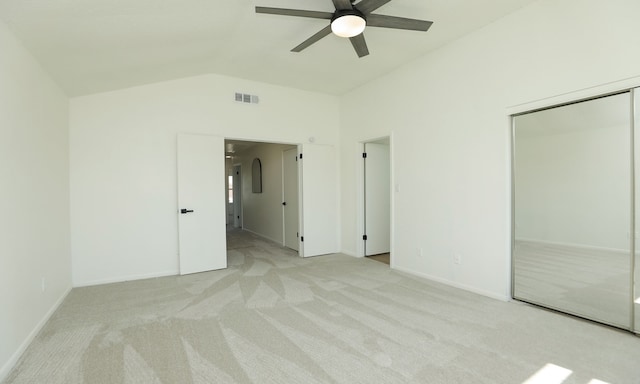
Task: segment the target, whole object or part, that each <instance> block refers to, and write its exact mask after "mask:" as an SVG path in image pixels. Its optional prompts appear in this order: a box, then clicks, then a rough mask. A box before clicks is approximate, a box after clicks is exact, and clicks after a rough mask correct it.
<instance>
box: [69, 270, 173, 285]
mask: <svg viewBox="0 0 640 384" xmlns="http://www.w3.org/2000/svg"><path fill="white" fill-rule="evenodd" d="M179 274H180V271H178V270H171V271H164V272H153V273H145V274H140V275H128V276H120V277H113V278H108V279H100V280H89V281H81V282H74V283H73V286H74V287H77V288H80V287H90V286H93V285H103V284H112V283H122V282H125V281H132V280H144V279H153V278H156V277H166V276H175V275H179Z"/></svg>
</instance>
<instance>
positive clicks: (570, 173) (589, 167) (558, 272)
mask: <svg viewBox="0 0 640 384" xmlns="http://www.w3.org/2000/svg"><path fill="white" fill-rule="evenodd" d="M632 100H633V92H631V91H629V92H622V93H619V94H615V95H610V96H606V97H600V98H596V99H591V100H586V101H581V102H576V103H572V104H568V105H563V106H558V107H553V108H548V109H544V110H538V111H533V112H529V113H524V114H520V115H517V116H514V117H513V253H512V255H513V261H512V266H513V292H512V294H513V297H514V298H516V299H519V300H522V301H527V302H530V303H533V304H538V305H541V306H545V307H549V308H552V309H556V310H559V311H562V312H566V313H570V314H574V315H577V316H581V317H584V318H588V319H592V320H595V321H599V322H602V323H605V324H610V325H613V326H616V327H620V328H624V329H629V330H633V329H634V326H635V328H636V329H640V327H639V326H637V325H640V323H635V320H634V317H635V316H634V304H633V302H634V300H635V299H636V298H637V297H638V295H637V294H635V295H634V292H633V289H634V287H633V272H634V260H633V256H634V255H633V253H632V251H631V250H632V247H634V239H633V237H634V235H633V234H634V233H635V232H636V230H635V229H634V228H635V225H634V223H633V222H632V221H633V219H634V215H633V214H632V212H633V209H634V197H633V196H634V192H633V188H634V185H633V183H634V178H633V176H632V170H633V141H634V135H633V124H632V109H633V108H632V105H633V103H632ZM638 201H640V200H638ZM638 228H640V227H638ZM636 306H637V307H638V308H640V303H638V304H637V305H636ZM636 310H638V309H636Z"/></svg>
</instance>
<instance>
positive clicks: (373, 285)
mask: <svg viewBox="0 0 640 384" xmlns="http://www.w3.org/2000/svg"><path fill="white" fill-rule="evenodd" d="M228 243H229V252H228V261H229V268H228V269H226V270H220V271H212V272H206V273H199V274H194V275H189V276H176V277H165V278H157V279H149V280H141V281H133V282H125V283H118V284H109V285H102V286H95V287H86V288H76V289H73V290H72V291H71V293H70V294H69V296H68V297H67V298H66V300H65V301H64V302H63V304H62V305H61V307H60V308H59V310H58V311H57V312H56V313H55V314H54V315H53V317H52V318H51V320H50V321H49V322H48V323H47V324H46V325H45V327H44V329H43V331H42V332H41V333H40V334H39V335H38V336H37V338H36V339H35V341H34V342H33V343H32V345H31V346H30V347H29V348H28V350H27V351H26V353H25V354H24V356H23V357H22V359H21V360H20V361H19V363H18V364H17V366H16V368H15V369H14V371H13V372H12V373H11V374H10V376H9V377H8V379H7V380H6V381H5V383H6V384H18V383H49V384H56V383H60V384H62V383H64V384H74V383H91V384H100V383H125V384H129V383H167V384H177V383H179V384H183V383H305V384H306V383H349V384H351V383H367V384H371V383H473V384H479V383H487V384H496V383H509V384H513V383H525V382H526V383H527V384H533V383H546V384H550V383H553V384H558V383H561V382H562V383H564V384H587V383H595V382H598V383H600V382H605V383H612V384H613V383H616V384H622V383H639V382H640V364H639V362H640V339H638V338H637V337H635V336H633V335H632V334H629V333H625V332H621V331H618V330H615V329H611V328H607V327H604V326H600V325H597V324H593V323H590V322H586V321H582V320H578V319H575V318H571V317H568V316H564V315H560V314H556V313H552V312H548V311H545V310H541V309H538V308H534V307H531V306H528V305H525V304H521V303H506V302H501V301H496V300H493V299H490V298H486V297H483V296H478V295H475V294H473V293H469V292H465V291H461V290H458V289H455V288H451V287H447V286H444V285H440V284H436V283H433V282H429V281H426V280H422V279H420V278H417V277H412V276H409V275H406V274H402V273H399V272H396V271H394V270H390V269H389V267H388V266H387V265H384V264H382V263H379V262H376V261H372V260H368V259H365V258H353V257H349V256H345V255H340V254H338V255H330V256H319V257H313V258H307V259H302V258H299V257H298V256H297V255H296V254H295V253H293V252H292V251H290V250H287V249H284V248H282V247H280V246H278V245H276V244H273V243H271V242H269V241H266V240H263V239H261V238H258V237H256V236H253V235H250V234H247V233H243V232H239V231H236V232H230V233H229V238H228ZM545 375H546V376H545ZM544 377H546V378H544ZM550 377H551V379H550ZM563 377H566V380H564V381H562V379H563ZM539 379H540V380H542V381H540V380H539ZM552 379H553V380H552ZM554 380H555V381H554ZM592 380H600V381H592Z"/></svg>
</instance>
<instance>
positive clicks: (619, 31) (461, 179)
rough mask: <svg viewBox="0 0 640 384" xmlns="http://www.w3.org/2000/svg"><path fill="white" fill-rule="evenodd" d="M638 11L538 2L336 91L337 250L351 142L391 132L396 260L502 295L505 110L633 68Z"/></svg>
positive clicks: (506, 240) (620, 3) (624, 3)
mask: <svg viewBox="0 0 640 384" xmlns="http://www.w3.org/2000/svg"><path fill="white" fill-rule="evenodd" d="M638 14H640V2H638V1H636V0H613V1H607V2H601V1H597V0H542V1H539V2H537V3H534V4H532V5H530V6H528V7H526V8H523V9H521V10H519V11H518V12H516V13H514V14H512V15H510V16H508V17H506V18H503V19H501V20H499V21H497V22H495V23H493V24H491V25H489V26H487V27H485V28H483V29H481V30H479V31H477V32H475V33H473V34H471V35H468V36H466V37H464V38H461V39H460V40H458V41H456V42H454V43H452V44H449V45H446V46H444V47H442V48H441V49H439V50H437V51H435V52H433V53H432V54H429V55H427V56H424V57H423V58H421V59H419V60H416V61H414V62H413V63H411V64H409V65H406V66H404V67H402V68H400V69H398V70H396V71H394V72H392V73H391V74H389V75H387V76H385V77H382V78H380V79H378V80H376V81H374V82H371V83H369V84H367V85H365V86H363V87H361V88H359V89H357V90H355V91H353V92H351V93H348V94H346V95H344V96H343V98H342V104H341V127H342V128H341V150H342V156H341V158H342V159H343V160H342V167H341V168H342V175H341V177H342V179H341V180H342V183H341V190H342V202H341V206H342V210H341V212H342V244H343V249H344V250H345V251H348V252H355V249H356V244H357V243H356V242H357V241H358V236H357V234H356V231H355V228H356V217H355V206H356V197H357V185H356V181H355V175H356V168H355V167H356V161H357V160H358V156H357V153H356V152H355V151H356V148H357V145H356V144H355V143H356V142H358V141H363V140H366V139H369V138H375V137H381V136H386V135H388V134H389V132H393V133H394V136H393V137H394V141H393V149H392V152H393V153H394V160H393V164H394V178H395V184H397V186H398V188H399V192H396V193H394V195H393V203H394V204H395V215H394V216H395V217H394V222H395V231H394V233H395V237H394V241H393V243H394V244H395V245H394V252H395V253H394V262H395V265H396V267H397V268H398V269H401V270H405V271H411V272H413V273H416V274H419V275H422V276H426V277H429V278H432V279H435V280H439V281H443V282H446V283H448V284H451V285H454V286H459V287H462V288H466V289H470V290H473V291H476V292H480V293H483V294H486V295H489V296H493V297H499V298H507V297H509V285H510V277H509V276H510V192H509V191H510V176H509V175H510V165H509V151H510V149H509V127H510V123H509V118H508V116H509V114H510V113H513V112H514V109H517V108H516V106H518V105H520V104H523V103H526V104H530V105H533V104H534V102H537V103H539V104H540V100H541V99H546V98H550V97H553V96H558V95H563V94H566V93H572V92H576V91H580V90H584V89H586V88H590V87H598V86H601V85H604V84H608V83H611V82H615V81H619V80H622V79H628V78H631V77H634V76H639V75H640V51H638V50H637V49H635V48H634V47H638V46H640V23H638V22H637V20H636V19H637V15H638ZM437 22H438V21H437V20H435V23H436V25H437ZM639 83H640V82H639ZM599 89H600V88H598V89H592V90H591V91H592V92H598V90H599ZM583 93H587V94H588V93H589V91H587V92H584V91H583ZM549 103H551V101H549ZM542 104H544V101H543V102H542ZM521 111H522V110H520V112H521ZM420 249H422V255H423V256H419V250H420ZM454 253H459V254H460V255H461V264H459V265H457V264H454V263H453V254H454Z"/></svg>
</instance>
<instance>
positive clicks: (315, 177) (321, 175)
mask: <svg viewBox="0 0 640 384" xmlns="http://www.w3.org/2000/svg"><path fill="white" fill-rule="evenodd" d="M302 155H303V157H302V159H301V160H300V161H301V162H302V237H303V239H302V243H301V244H302V251H303V252H302V256H304V257H309V256H317V255H326V254H329V253H336V252H338V228H339V227H338V169H337V158H336V150H335V148H334V147H333V146H329V145H314V144H304V145H303V149H302Z"/></svg>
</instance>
